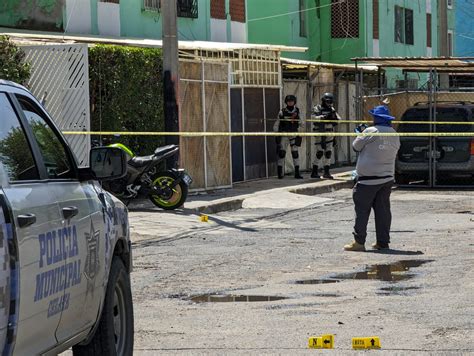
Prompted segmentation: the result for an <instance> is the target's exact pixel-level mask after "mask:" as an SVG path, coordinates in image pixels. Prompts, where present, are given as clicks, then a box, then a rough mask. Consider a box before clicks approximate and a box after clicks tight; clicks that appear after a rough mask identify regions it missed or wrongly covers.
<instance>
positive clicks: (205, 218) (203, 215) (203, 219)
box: [201, 214, 209, 222]
mask: <svg viewBox="0 0 474 356" xmlns="http://www.w3.org/2000/svg"><path fill="white" fill-rule="evenodd" d="M201 222H209V216H208V215H206V214H201Z"/></svg>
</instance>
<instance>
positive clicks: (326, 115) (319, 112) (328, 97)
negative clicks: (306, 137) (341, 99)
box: [311, 93, 341, 179]
mask: <svg viewBox="0 0 474 356" xmlns="http://www.w3.org/2000/svg"><path fill="white" fill-rule="evenodd" d="M333 103H334V96H333V95H332V94H331V93H325V94H324V95H323V96H322V98H321V104H318V105H316V106H315V107H314V108H313V113H312V115H311V118H312V119H314V120H331V121H334V120H340V119H341V117H340V116H339V115H338V113H337V112H336V110H335V109H334V107H333ZM336 126H337V122H327V123H325V122H314V123H313V131H314V132H323V133H331V132H335V131H336ZM334 140H335V137H334V136H317V137H315V141H314V144H315V146H316V156H315V158H314V162H313V171H312V172H311V178H321V177H320V175H319V173H318V170H319V168H320V167H321V166H323V168H324V174H323V178H328V179H333V176H332V175H331V173H329V165H330V164H331V157H332V154H333V151H334Z"/></svg>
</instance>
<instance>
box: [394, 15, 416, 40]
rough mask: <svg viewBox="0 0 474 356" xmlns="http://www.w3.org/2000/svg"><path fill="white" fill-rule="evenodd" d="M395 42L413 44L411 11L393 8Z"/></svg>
mask: <svg viewBox="0 0 474 356" xmlns="http://www.w3.org/2000/svg"><path fill="white" fill-rule="evenodd" d="M395 42H398V43H405V44H409V45H412V44H414V33H413V10H411V9H405V8H403V7H400V6H395Z"/></svg>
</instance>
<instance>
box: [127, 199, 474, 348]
mask: <svg viewBox="0 0 474 356" xmlns="http://www.w3.org/2000/svg"><path fill="white" fill-rule="evenodd" d="M284 199H286V203H284V204H282V202H281V199H279V197H277V196H268V197H267V198H266V199H264V200H262V199H260V200H257V201H251V200H249V201H248V202H247V203H246V205H245V208H244V209H241V210H238V211H234V212H226V213H221V214H218V215H213V216H210V217H209V220H210V222H209V223H201V222H199V219H198V216H196V215H188V214H186V213H166V212H161V211H155V212H152V211H136V212H134V211H132V212H131V213H130V216H131V222H132V232H133V234H132V239H133V241H134V272H133V274H132V288H133V295H134V307H135V354H137V355H157V354H159V355H163V354H193V355H194V354H215V355H221V354H258V355H261V354H288V355H294V354H306V353H308V354H309V353H314V352H315V351H314V350H308V348H307V343H308V338H309V337H310V336H318V335H321V334H334V335H335V349H336V350H326V351H323V352H325V353H328V354H330V353H331V354H353V353H355V351H353V350H352V347H351V338H352V337H358V336H378V337H380V340H381V345H382V352H383V353H384V354H397V355H398V354H399V355H406V354H413V355H418V354H456V355H457V354H473V353H474V323H473V316H474V278H473V270H474V258H473V250H474V229H473V228H474V192H472V191H463V192H454V191H429V190H419V191H416V190H406V191H402V190H396V191H394V193H393V194H392V212H393V224H392V235H391V236H392V243H391V248H392V250H390V251H388V252H384V253H380V252H376V251H368V252H365V253H357V252H345V251H343V249H342V247H343V245H344V244H345V243H348V242H350V241H351V239H352V236H351V230H352V225H353V205H352V200H351V191H350V190H340V191H337V192H334V193H331V194H325V195H320V196H317V197H309V196H297V195H296V194H292V195H289V196H285V197H284ZM373 241H374V224H373V220H371V221H370V222H369V236H368V243H367V247H369V250H370V244H371V243H372V242H373ZM328 280H329V282H328ZM208 294H210V295H211V296H207V295H208ZM216 295H217V296H216ZM248 296H251V297H248ZM279 298H284V299H279ZM276 299H279V300H276ZM248 300H250V301H248ZM262 300H263V301H262ZM215 301H219V302H215Z"/></svg>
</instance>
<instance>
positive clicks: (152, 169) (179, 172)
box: [103, 143, 193, 210]
mask: <svg viewBox="0 0 474 356" xmlns="http://www.w3.org/2000/svg"><path fill="white" fill-rule="evenodd" d="M109 147H117V148H120V149H121V150H123V151H124V152H125V154H126V156H127V174H126V176H125V177H123V178H120V179H116V180H111V181H106V182H103V187H104V189H106V190H108V191H109V192H111V193H112V194H114V195H115V196H116V197H117V198H119V199H120V200H122V201H124V202H125V203H126V204H127V205H128V203H129V202H130V201H131V200H132V199H134V198H137V197H139V196H140V197H148V198H149V199H150V200H151V202H152V203H153V204H155V205H156V206H158V207H160V208H162V209H165V210H172V209H176V208H179V207H180V206H182V205H183V204H184V201H185V200H186V198H187V196H188V189H189V186H190V184H191V183H192V181H193V180H192V178H191V176H190V175H189V174H187V173H186V172H185V170H184V169H175V168H173V169H168V170H166V171H160V170H159V165H160V163H162V162H164V161H165V160H166V159H167V158H169V157H172V156H175V155H177V154H178V151H179V147H178V146H177V145H167V146H163V147H159V148H157V149H156V150H155V152H154V153H153V154H152V155H149V156H135V154H134V153H133V152H132V151H131V150H130V149H129V148H128V147H127V146H125V145H123V144H121V143H114V144H111V145H109Z"/></svg>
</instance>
